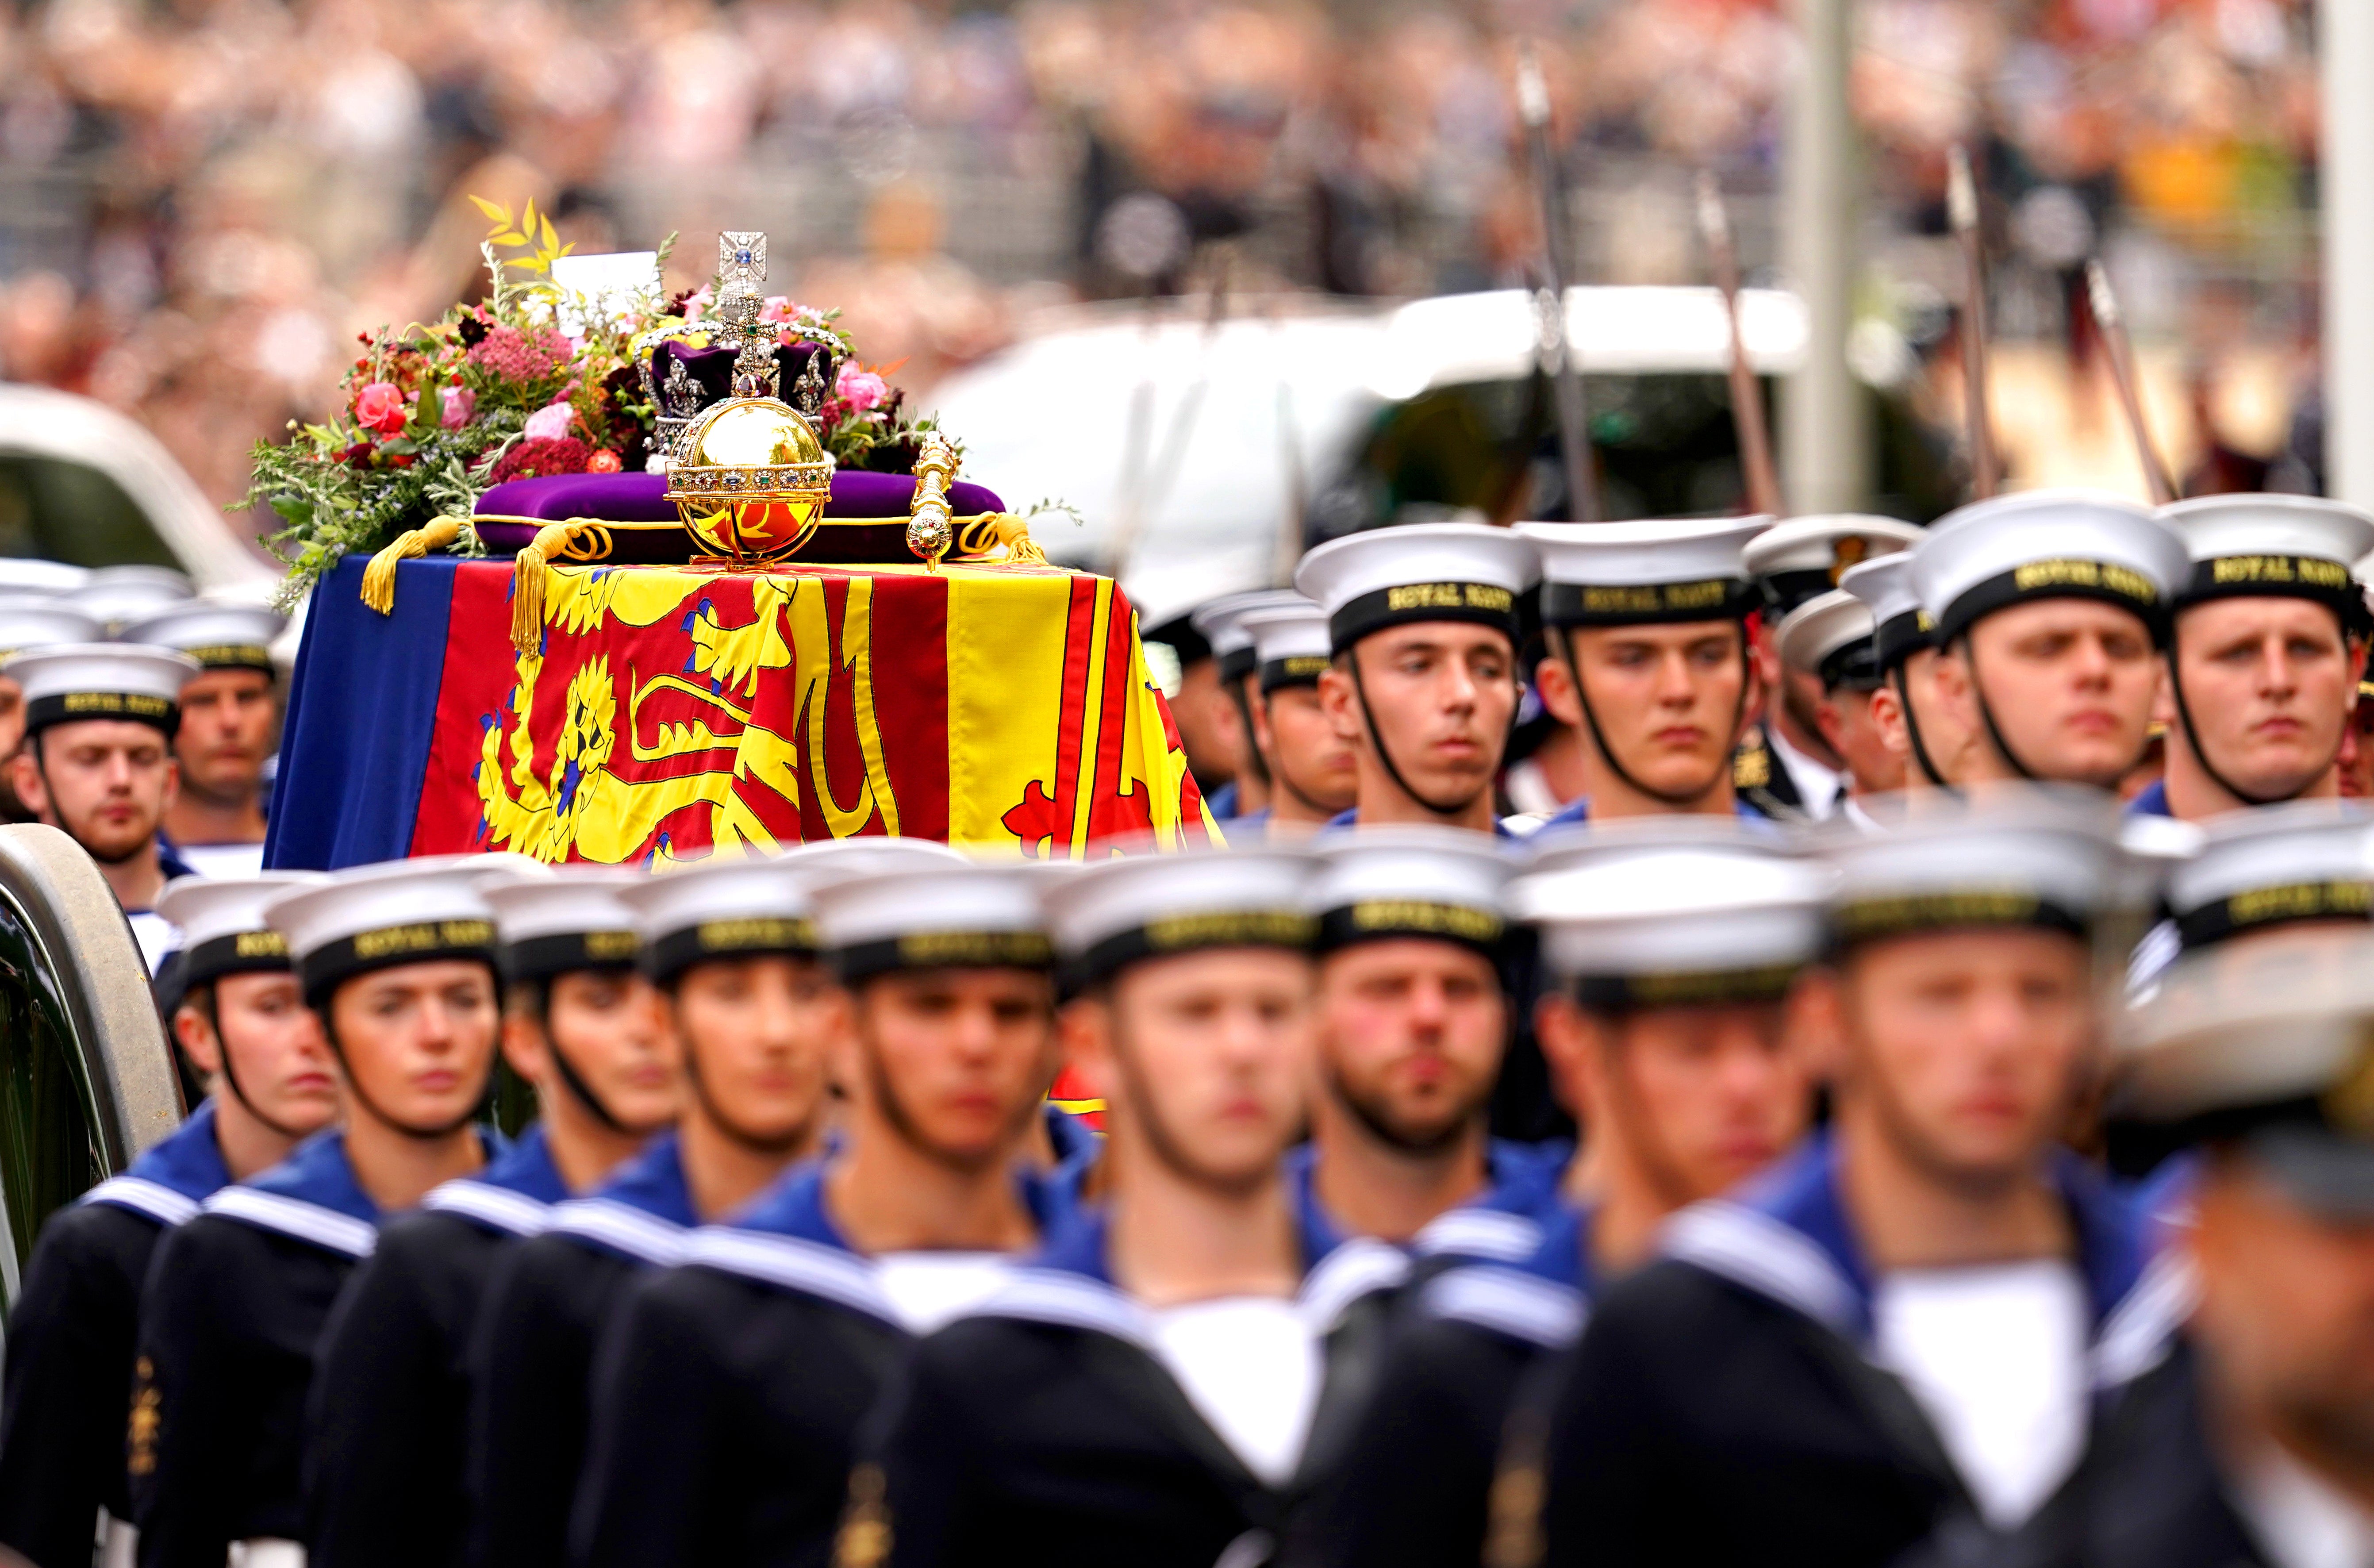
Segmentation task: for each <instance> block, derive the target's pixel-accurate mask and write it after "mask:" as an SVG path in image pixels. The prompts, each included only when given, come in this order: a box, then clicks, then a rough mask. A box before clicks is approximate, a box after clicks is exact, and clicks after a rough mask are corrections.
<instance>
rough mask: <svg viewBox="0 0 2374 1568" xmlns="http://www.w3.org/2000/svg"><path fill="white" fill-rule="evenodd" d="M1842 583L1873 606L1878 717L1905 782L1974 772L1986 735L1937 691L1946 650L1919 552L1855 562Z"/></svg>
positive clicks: (1942, 784) (1912, 787) (1931, 782)
mask: <svg viewBox="0 0 2374 1568" xmlns="http://www.w3.org/2000/svg"><path fill="white" fill-rule="evenodd" d="M1839 588H1840V589H1842V590H1844V591H1845V592H1847V593H1850V594H1852V595H1854V596H1855V597H1857V598H1859V599H1861V600H1862V601H1863V603H1864V604H1866V605H1869V606H1870V607H1871V619H1872V652H1873V654H1875V656H1876V658H1877V659H1878V661H1879V678H1880V683H1879V688H1878V690H1875V691H1874V692H1873V693H1872V694H1871V722H1872V724H1873V725H1875V726H1876V727H1877V729H1878V730H1879V734H1880V739H1881V740H1882V741H1883V742H1884V743H1885V744H1886V747H1887V749H1888V750H1889V751H1890V752H1892V753H1893V754H1894V755H1895V756H1896V758H1897V760H1898V767H1899V768H1900V769H1901V770H1902V772H1903V775H1904V787H1905V789H1907V790H1908V791H1911V792H1914V793H1918V792H1920V791H1922V790H1931V789H1952V788H1955V787H1956V785H1957V781H1958V780H1961V779H1965V778H1968V777H1969V772H1970V758H1971V755H1972V754H1973V753H1974V752H1975V751H1976V750H1977V749H1978V746H1979V735H1978V731H1977V730H1976V729H1975V728H1974V727H1967V726H1965V725H1963V724H1962V723H1961V721H1960V720H1959V719H1958V718H1957V717H1956V716H1955V715H1954V714H1953V713H1951V712H1949V711H1948V710H1947V708H1946V706H1945V700H1944V699H1943V698H1942V697H1940V696H1939V695H1938V693H1937V665H1938V661H1939V660H1940V659H1941V658H1942V657H1943V656H1944V655H1943V654H1941V653H1939V651H1938V648H1937V642H1936V637H1935V635H1934V634H1935V631H1936V627H1935V624H1934V623H1933V621H1931V619H1929V614H1928V612H1927V611H1926V610H1923V609H1922V607H1921V596H1920V595H1918V594H1916V593H1914V592H1913V588H1912V557H1911V556H1910V553H1909V552H1903V551H1899V552H1898V553H1897V554H1894V555H1884V556H1882V557H1880V558H1879V559H1878V560H1867V561H1864V562H1863V564H1862V565H1861V566H1851V567H1849V568H1848V569H1847V571H1846V573H1845V575H1843V576H1841V577H1840V578H1839ZM1916 693H1918V695H1917V696H1916V695H1915V694H1916Z"/></svg>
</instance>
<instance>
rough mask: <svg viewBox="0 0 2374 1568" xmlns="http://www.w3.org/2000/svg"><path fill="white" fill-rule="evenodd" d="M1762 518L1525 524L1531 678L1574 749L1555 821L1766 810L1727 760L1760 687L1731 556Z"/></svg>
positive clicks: (1752, 600)
mask: <svg viewBox="0 0 2374 1568" xmlns="http://www.w3.org/2000/svg"><path fill="white" fill-rule="evenodd" d="M1768 526H1769V519H1766V518H1761V517H1748V518H1736V517H1724V518H1714V519H1700V520H1691V521H1685V522H1664V521H1651V522H1643V523H1606V524H1600V523H1580V524H1578V523H1524V524H1520V525H1518V527H1517V532H1518V533H1519V534H1521V535H1522V536H1525V537H1526V538H1527V539H1530V540H1531V541H1533V543H1534V545H1536V546H1537V547H1538V548H1540V550H1541V552H1542V576H1543V578H1544V583H1543V587H1542V629H1543V634H1544V636H1545V637H1546V638H1547V639H1548V654H1549V656H1548V657H1546V658H1545V659H1543V661H1542V662H1541V664H1540V666H1538V667H1537V668H1536V669H1535V670H1534V685H1535V687H1536V688H1537V689H1538V690H1540V692H1541V694H1542V702H1543V704H1544V705H1545V707H1547V708H1548V709H1549V711H1550V712H1551V713H1553V714H1555V715H1557V719H1558V721H1559V722H1560V723H1561V724H1564V725H1568V726H1569V727H1570V728H1572V729H1573V730H1575V731H1576V733H1577V734H1578V735H1579V736H1580V737H1581V740H1582V743H1583V744H1582V752H1581V762H1582V775H1583V778H1584V780H1585V781H1586V787H1585V790H1584V792H1583V794H1582V796H1581V797H1580V798H1578V799H1576V800H1575V801H1573V802H1572V803H1570V804H1569V805H1568V806H1567V807H1566V808H1565V809H1564V810H1561V811H1560V812H1558V813H1557V815H1556V816H1555V817H1552V818H1551V819H1550V822H1551V823H1552V824H1562V823H1567V822H1580V821H1583V820H1586V819H1589V820H1592V821H1611V820H1614V819H1617V818H1620V817H1641V816H1658V815H1675V814H1680V815H1690V814H1699V813H1703V814H1706V815H1710V816H1718V817H1727V816H1731V815H1733V813H1742V814H1746V815H1751V816H1757V817H1762V816H1763V815H1764V813H1763V812H1762V811H1760V810H1758V809H1757V808H1755V807H1753V806H1750V805H1749V804H1747V803H1746V802H1745V801H1743V800H1741V799H1740V798H1739V796H1738V793H1737V791H1736V789H1735V787H1734V785H1733V772H1732V757H1733V753H1734V752H1735V751H1736V750H1737V749H1738V748H1739V744H1740V740H1741V737H1743V736H1744V735H1745V733H1746V726H1747V721H1748V719H1749V718H1750V717H1751V716H1752V715H1753V714H1754V713H1755V712H1756V707H1757V700H1758V697H1759V695H1760V689H1761V686H1762V682H1761V680H1760V678H1759V677H1758V674H1757V663H1756V654H1755V651H1754V649H1753V648H1751V647H1750V646H1749V643H1748V636H1747V621H1748V618H1749V617H1750V616H1752V615H1754V614H1755V613H1756V610H1757V606H1758V605H1759V604H1761V603H1762V602H1763V601H1762V598H1761V596H1760V595H1758V593H1757V588H1756V584H1754V583H1752V582H1750V581H1749V580H1748V575H1747V568H1746V566H1745V563H1744V560H1743V559H1742V554H1743V552H1744V551H1745V549H1746V548H1747V543H1748V541H1749V540H1750V539H1753V538H1755V537H1756V536H1757V535H1758V534H1760V533H1762V532H1763V531H1764V530H1765V529H1766V528H1767V527H1768Z"/></svg>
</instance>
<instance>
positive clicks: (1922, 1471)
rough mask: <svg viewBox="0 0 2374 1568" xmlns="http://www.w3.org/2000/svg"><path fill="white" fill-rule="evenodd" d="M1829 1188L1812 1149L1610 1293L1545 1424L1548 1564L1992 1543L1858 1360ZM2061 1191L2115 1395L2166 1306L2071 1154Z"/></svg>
mask: <svg viewBox="0 0 2374 1568" xmlns="http://www.w3.org/2000/svg"><path fill="white" fill-rule="evenodd" d="M1837 1174H1838V1173H1837V1150H1836V1146H1835V1145H1834V1144H1833V1143H1832V1142H1831V1140H1830V1139H1829V1138H1827V1137H1823V1138H1815V1139H1813V1140H1812V1141H1811V1142H1810V1143H1809V1144H1808V1146H1807V1147H1806V1148H1804V1149H1801V1150H1800V1151H1799V1152H1798V1153H1797V1154H1795V1155H1793V1156H1792V1157H1791V1159H1790V1160H1788V1161H1785V1162H1784V1163H1783V1164H1782V1165H1780V1167H1779V1168H1777V1169H1776V1170H1775V1171H1774V1172H1772V1173H1769V1175H1768V1176H1767V1177H1765V1178H1763V1179H1761V1180H1760V1181H1759V1182H1758V1183H1757V1185H1755V1186H1754V1187H1753V1188H1751V1189H1750V1193H1751V1194H1752V1196H1749V1197H1741V1198H1739V1199H1735V1200H1720V1201H1717V1202H1713V1203H1706V1204H1700V1205H1698V1207H1697V1208H1692V1209H1688V1210H1685V1211H1684V1213H1683V1214H1682V1215H1681V1216H1680V1217H1679V1218H1678V1219H1677V1220H1675V1222H1674V1224H1673V1225H1672V1227H1670V1228H1669V1230H1668V1232H1667V1239H1666V1252H1667V1256H1666V1257H1665V1258H1663V1260H1661V1261H1659V1262H1656V1263H1653V1264H1651V1265H1650V1266H1649V1267H1646V1268H1644V1269H1642V1270H1640V1271H1639V1272H1638V1273H1636V1274H1634V1275H1631V1276H1630V1277H1628V1278H1627V1279H1624V1280H1622V1281H1621V1282H1619V1283H1617V1284H1616V1285H1615V1286H1613V1287H1611V1288H1610V1289H1608V1290H1607V1291H1604V1293H1603V1294H1602V1295H1601V1297H1600V1299H1599V1300H1598V1302H1597V1303H1595V1304H1594V1306H1593V1308H1592V1317H1591V1324H1590V1327H1589V1328H1588V1329H1587V1330H1586V1331H1585V1333H1584V1334H1583V1336H1582V1339H1581V1343H1580V1344H1579V1345H1577V1347H1576V1348H1575V1350H1574V1352H1573V1353H1572V1355H1571V1357H1570V1358H1569V1359H1568V1360H1567V1361H1566V1362H1564V1364H1563V1366H1562V1367H1561V1368H1560V1375H1561V1376H1562V1378H1563V1386H1562V1387H1560V1388H1559V1390H1558V1392H1557V1398H1556V1400H1555V1401H1554V1403H1553V1404H1552V1406H1551V1409H1550V1411H1549V1415H1548V1418H1547V1419H1548V1431H1547V1444H1546V1457H1545V1466H1544V1473H1543V1475H1542V1476H1541V1478H1540V1480H1541V1481H1542V1482H1543V1483H1545V1488H1546V1498H1547V1503H1546V1507H1545V1510H1544V1514H1543V1517H1542V1530H1543V1539H1544V1541H1545V1546H1546V1552H1547V1555H1546V1558H1545V1561H1546V1562H1550V1563H1553V1564H1563V1563H1571V1562H1586V1561H1587V1562H1592V1563H1594V1564H1596V1563H1606V1564H1610V1565H1625V1564H1640V1565H1650V1564H1654V1565H1655V1568H1676V1565H1685V1564H1699V1563H1704V1564H1709V1565H1710V1568H1711V1565H1715V1564H1722V1565H1725V1568H1728V1565H1731V1564H1736V1563H1740V1562H1757V1563H1762V1564H1769V1565H1772V1568H1792V1565H1796V1564H1803V1565H1804V1568H1860V1565H1869V1568H1880V1565H1882V1564H1895V1563H1899V1562H1910V1561H1927V1560H1930V1559H1915V1558H1912V1557H1910V1556H1909V1555H1908V1554H1910V1553H1912V1552H1914V1551H1915V1550H1919V1551H1922V1552H1941V1551H1942V1552H1945V1554H1946V1555H1945V1556H1944V1557H1940V1558H1937V1559H1935V1560H1937V1561H1959V1559H1958V1558H1957V1557H1956V1556H1954V1555H1953V1552H1954V1550H1955V1549H1956V1548H1957V1543H1962V1542H1969V1541H1980V1540H1985V1539H1988V1532H1987V1527H1986V1526H1985V1525H1984V1524H1983V1522H1982V1521H1981V1518H1980V1514H1979V1512H1978V1507H1977V1504H1976V1503H1975V1502H1974V1501H1973V1497H1972V1493H1971V1491H1970V1490H1969V1485H1968V1484H1967V1482H1966V1480H1964V1478H1963V1477H1962V1475H1961V1474H1960V1472H1959V1471H1958V1470H1957V1468H1956V1466H1955V1464H1954V1462H1953V1460H1952V1458H1951V1457H1950V1456H1949V1455H1948V1453H1947V1451H1946V1448H1945V1444H1944V1442H1943V1440H1942V1439H1941V1438H1940V1437H1939V1436H1938V1435H1937V1429H1936V1427H1935V1425H1934V1423H1933V1421H1931V1420H1930V1419H1929V1417H1928V1416H1927V1415H1926V1414H1925V1413H1924V1412H1923V1411H1922V1409H1921V1408H1920V1406H1919V1404H1918V1402H1917V1401H1916V1399H1915V1398H1914V1397H1913V1396H1912V1395H1911V1393H1910V1390H1909V1389H1908V1388H1907V1387H1906V1385H1904V1384H1903V1383H1902V1382H1901V1381H1900V1380H1898V1378H1897V1377H1896V1376H1895V1375H1894V1374H1892V1373H1888V1372H1886V1371H1885V1370H1883V1369H1882V1368H1881V1367H1879V1366H1878V1365H1877V1364H1876V1363H1875V1362H1873V1361H1871V1360H1870V1359H1869V1357H1868V1354H1867V1351H1866V1349H1865V1338H1866V1336H1867V1335H1868V1334H1869V1332H1870V1313H1871V1296H1872V1281H1871V1276H1870V1274H1869V1271H1868V1270H1867V1268H1866V1267H1864V1266H1863V1262H1862V1261H1861V1256H1862V1254H1861V1247H1860V1245H1859V1244H1858V1243H1857V1242H1856V1240H1855V1237H1854V1233H1853V1228H1852V1226H1851V1223H1850V1222H1849V1221H1848V1220H1847V1217H1846V1211H1845V1208H1844V1206H1843V1204H1842V1202H1841V1201H1840V1199H1839V1192H1838V1181H1837ZM2062 1185H2063V1197H2064V1199H2065V1201H2066V1202H2067V1203H2068V1205H2069V1212H2070V1217H2071V1220H2072V1225H2073V1229H2074V1232H2075V1234H2076V1237H2077V1252H2078V1256H2077V1259H2076V1262H2077V1265H2078V1267H2079V1269H2080V1271H2081V1273H2082V1274H2083V1275H2084V1276H2085V1279H2086V1287H2087V1294H2088V1298H2089V1301H2090V1303H2091V1306H2092V1312H2093V1322H2094V1338H2093V1342H2092V1344H2091V1346H2090V1348H2089V1355H2090V1358H2091V1361H2092V1370H2093V1372H2094V1373H2095V1375H2096V1377H2097V1378H2098V1380H2100V1381H2102V1382H2103V1383H2105V1384H2109V1385H2115V1384H2116V1383H2117V1382H2119V1381H2122V1380H2123V1378H2122V1377H2121V1368H2124V1369H2125V1370H2124V1375H2125V1376H2132V1375H2133V1371H2134V1370H2135V1368H2136V1367H2137V1366H2138V1365H2139V1364H2141V1363H2143V1362H2147V1361H2148V1360H2149V1358H2150V1357H2151V1356H2152V1355H2154V1354H2157V1350H2158V1348H2159V1347H2161V1346H2163V1345H2164V1344H2165V1341H2166V1338H2167V1336H2168V1333H2169V1332H2170V1331H2171V1330H2172V1328H2173V1325H2174V1313H2173V1311H2172V1307H2173V1304H2174V1301H2173V1299H2172V1298H2171V1296H2170V1293H2169V1292H2168V1291H2165V1290H2164V1289H2162V1288H2160V1281H2161V1280H2162V1279H2164V1278H2165V1276H2164V1273H2163V1272H2160V1271H2155V1272H2154V1273H2152V1274H2149V1275H2147V1274H2146V1273H2145V1269H2144V1262H2145V1256H2144V1253H2145V1249H2144V1245H2143V1239H2142V1231H2141V1227H2140V1226H2139V1225H2138V1224H2137V1223H2136V1221H2135V1220H2134V1218H2133V1215H2132V1214H2131V1213H2130V1212H2129V1211H2128V1210H2127V1209H2126V1208H2124V1207H2123V1206H2121V1205H2120V1204H2118V1203H2117V1202H2116V1201H2115V1200H2114V1199H2111V1198H2110V1197H2107V1196H2106V1195H2105V1194H2104V1193H2103V1192H2102V1190H2101V1189H2100V1187H2099V1186H2098V1185H2097V1184H2095V1183H2094V1182H2093V1181H2092V1180H2091V1179H2090V1178H2089V1177H2088V1175H2087V1174H2086V1173H2084V1172H2082V1171H2081V1170H2078V1169H2077V1168H2076V1167H2075V1165H2074V1161H2070V1162H2069V1163H2068V1165H2067V1167H2066V1168H2065V1169H2064V1170H2063V1183H2062ZM2063 1484H2064V1486H2065V1485H2066V1482H2064V1483H2063ZM2045 1506H2047V1507H2050V1506H2051V1503H2049V1502H2048V1503H2047V1504H2046V1505H2045Z"/></svg>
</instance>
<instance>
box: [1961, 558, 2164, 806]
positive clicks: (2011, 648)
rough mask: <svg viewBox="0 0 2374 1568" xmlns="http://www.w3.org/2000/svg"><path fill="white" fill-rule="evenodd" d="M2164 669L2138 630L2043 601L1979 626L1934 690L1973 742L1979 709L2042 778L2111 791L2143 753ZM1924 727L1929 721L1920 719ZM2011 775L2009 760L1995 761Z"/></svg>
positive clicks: (2100, 607)
mask: <svg viewBox="0 0 2374 1568" xmlns="http://www.w3.org/2000/svg"><path fill="white" fill-rule="evenodd" d="M2159 681H2160V663H2159V658H2158V656H2157V653H2156V652H2155V651H2154V649H2153V647H2152V642H2151V633H2150V631H2149V630H2148V629H2147V628H2145V625H2144V623H2143V622H2142V621H2141V620H2140V619H2137V618H2136V617H2134V616H2133V615H2131V614H2129V613H2128V612H2127V611H2125V610H2122V609H2120V608H2118V607H2115V606H2111V605H2106V604H2098V603H2096V602H2094V601H2093V600H2090V599H2039V600H2035V601H2033V602H2031V603H2028V604H2021V605H2013V606H2011V607H2008V608H2005V609H2000V610H1997V611H1996V612H1995V613H1994V614H1992V615H1990V616H1987V617H1986V618H1984V619H1981V620H1980V621H1979V622H1978V623H1977V624H1976V625H1975V626H1972V627H1971V628H1970V630H1969V635H1968V636H1967V637H1966V638H1964V639H1963V640H1962V642H1961V643H1958V644H1957V646H1956V647H1954V648H1952V649H1949V650H1948V651H1947V652H1946V653H1945V656H1944V657H1943V658H1942V660H1941V661H1940V662H1939V665H1938V667H1937V688H1938V693H1939V695H1940V697H1941V698H1943V699H1944V701H1945V705H1946V707H1947V709H1948V710H1949V711H1950V712H1951V713H1954V715H1955V716H1956V717H1957V719H1958V721H1959V722H1960V723H1961V724H1962V725H1963V726H1964V727H1966V728H1967V729H1969V731H1970V732H1971V733H1972V734H1973V735H1982V734H1984V733H1985V730H1984V725H1985V717H1984V715H1983V714H1982V713H1980V703H1981V701H1983V703H1984V705H1985V712H1986V713H1992V715H1993V717H1994V723H1995V726H1996V728H1997V729H1998V730H2000V731H2001V732H2002V735H2003V738H2004V743H2005V744H2007V745H2008V746H2009V747H2010V748H2011V749H2012V752H2013V753H2014V754H2015V756H2016V758H2017V759H2018V760H2019V761H2020V762H2021V763H2023V764H2025V765H2026V766H2027V769H2028V771H2029V772H2032V773H2034V774H2035V775H2036V776H2037V777H2038V778H2039V779H2045V780H2050V781H2052V782H2055V783H2060V784H2092V785H2094V786H2096V787H2097V788H2099V789H2116V788H2117V787H2118V784H2119V781H2120V780H2121V778H2122V777H2124V776H2125V774H2126V772H2127V770H2128V769H2130V768H2132V767H2133V766H2134V762H2135V759H2136V758H2137V757H2139V756H2140V755H2142V753H2143V749H2144V735H2145V731H2146V730H2148V729H2149V728H2150V727H2151V716H2152V702H2153V699H2154V698H2155V697H2156V696H2157V694H2158V691H2159ZM1923 718H1924V720H1925V718H1926V714H1925V713H1924V714H1923ZM1997 761H1998V769H1997V771H1998V772H2003V773H2004V774H2006V775H2007V774H2008V773H2009V772H2012V771H2013V770H2011V768H2010V765H2009V760H2008V759H1997Z"/></svg>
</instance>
